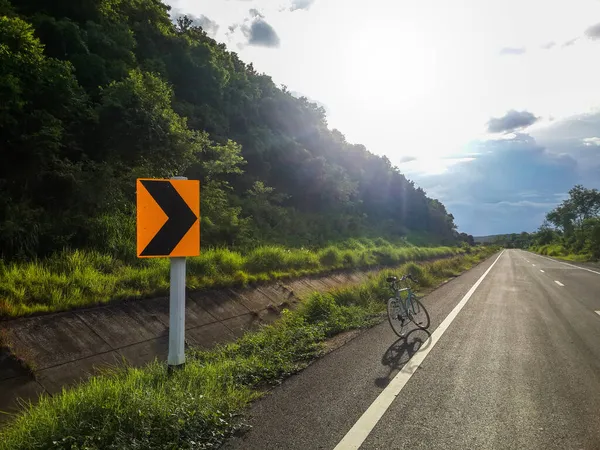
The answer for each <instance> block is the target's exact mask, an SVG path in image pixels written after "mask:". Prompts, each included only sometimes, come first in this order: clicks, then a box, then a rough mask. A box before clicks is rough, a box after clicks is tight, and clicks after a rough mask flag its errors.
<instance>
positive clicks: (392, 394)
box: [334, 250, 504, 450]
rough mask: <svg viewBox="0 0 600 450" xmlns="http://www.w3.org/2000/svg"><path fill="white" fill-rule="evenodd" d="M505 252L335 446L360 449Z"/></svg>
mask: <svg viewBox="0 0 600 450" xmlns="http://www.w3.org/2000/svg"><path fill="white" fill-rule="evenodd" d="M503 253H504V250H502V253H500V254H499V255H498V257H497V258H496V260H495V261H494V262H493V263H492V265H491V266H490V267H489V268H488V270H486V271H485V273H484V274H483V275H481V277H480V278H479V280H477V281H476V282H475V284H474V285H473V286H472V287H471V289H469V292H467V293H466V294H465V296H464V297H463V298H462V300H461V301H460V302H458V304H457V305H456V306H455V307H454V309H453V310H452V311H451V312H450V314H448V316H447V317H446V318H445V319H444V321H443V322H442V323H441V324H440V325H439V326H438V327H437V328H436V330H435V331H434V332H433V333H432V334H431V336H430V337H429V339H428V341H429V345H427V341H426V342H424V343H423V346H422V347H421V349H419V350H418V351H417V352H416V353H415V354H414V355H413V357H412V358H411V359H410V360H409V361H408V362H407V363H406V364H405V365H404V367H402V370H400V372H398V374H397V375H396V376H395V377H394V379H393V380H392V381H391V382H390V383H389V384H388V385H387V386H386V388H385V389H384V390H383V391H382V392H381V394H379V396H378V397H377V398H376V399H375V401H374V402H373V403H372V404H371V406H369V408H367V410H366V411H365V412H364V413H363V415H362V416H360V419H358V421H357V422H356V423H355V424H354V426H353V427H352V428H351V429H350V431H348V433H346V436H344V438H343V439H342V440H341V441H340V442H339V444H338V445H336V446H335V449H334V450H357V449H358V448H359V447H360V446H361V445H362V443H363V442H364V441H365V439H366V438H367V437H368V436H369V434H370V433H371V431H372V430H373V428H375V425H377V422H379V420H380V419H381V418H382V417H383V415H384V414H385V412H386V411H387V410H388V408H389V407H390V405H391V404H392V402H393V401H394V399H395V398H396V396H397V395H398V394H400V391H401V390H402V388H403V387H404V386H405V385H406V383H407V382H408V380H410V378H411V377H412V376H413V375H414V373H415V372H416V371H417V369H418V368H419V366H420V365H421V363H422V362H423V360H424V359H425V358H426V357H427V355H428V354H429V352H430V351H431V349H432V348H433V347H435V344H437V342H438V341H439V340H440V338H441V337H442V335H443V334H444V332H445V331H446V330H447V329H448V327H449V326H450V324H451V323H452V322H453V321H454V319H455V318H456V316H457V315H458V313H459V312H460V311H461V309H463V307H464V306H465V305H466V303H467V302H468V301H469V299H470V298H471V296H472V295H473V292H475V290H476V289H477V287H478V286H479V285H480V284H481V282H482V281H483V279H484V278H485V277H486V276H487V274H488V273H489V272H490V270H492V267H494V266H495V265H496V263H497V262H498V260H499V259H500V257H501V256H502V254H503Z"/></svg>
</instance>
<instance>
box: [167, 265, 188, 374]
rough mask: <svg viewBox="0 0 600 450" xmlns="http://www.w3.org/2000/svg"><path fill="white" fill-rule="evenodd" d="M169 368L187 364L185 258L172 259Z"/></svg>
mask: <svg viewBox="0 0 600 450" xmlns="http://www.w3.org/2000/svg"><path fill="white" fill-rule="evenodd" d="M167 363H168V364H169V367H173V366H181V365H182V364H183V363H185V256H184V257H175V258H171V286H170V292H169V356H168V358H167Z"/></svg>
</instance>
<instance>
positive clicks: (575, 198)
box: [492, 185, 600, 261]
mask: <svg viewBox="0 0 600 450" xmlns="http://www.w3.org/2000/svg"><path fill="white" fill-rule="evenodd" d="M492 242H493V243H495V244H497V245H502V246H504V247H507V248H523V249H528V250H531V251H533V252H536V253H539V254H541V255H546V256H552V257H555V258H560V259H565V260H568V261H598V260H600V191H598V190H597V189H587V188H585V187H583V186H581V185H576V186H574V187H573V188H572V189H571V190H570V191H569V198H567V199H566V200H564V201H563V202H562V203H561V204H560V205H558V206H557V207H556V208H554V209H553V210H552V211H550V212H549V213H548V214H546V219H545V220H544V223H543V224H542V225H541V226H540V228H539V229H538V231H536V232H535V233H526V232H523V233H520V234H516V233H514V234H507V235H501V236H496V237H495V239H494V240H493V241H492Z"/></svg>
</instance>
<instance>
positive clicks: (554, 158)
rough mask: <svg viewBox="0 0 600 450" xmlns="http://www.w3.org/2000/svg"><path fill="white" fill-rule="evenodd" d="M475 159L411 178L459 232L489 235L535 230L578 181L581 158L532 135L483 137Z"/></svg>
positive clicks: (476, 149)
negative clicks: (449, 215)
mask: <svg viewBox="0 0 600 450" xmlns="http://www.w3.org/2000/svg"><path fill="white" fill-rule="evenodd" d="M471 147H472V148H471V149H470V150H472V154H473V155H474V156H473V157H471V158H469V159H468V160H465V161H462V162H459V163H457V164H454V165H452V166H450V167H449V168H448V170H447V171H446V172H444V173H441V174H435V175H420V176H418V177H414V176H413V177H412V178H413V179H415V181H416V182H417V184H418V185H419V186H421V187H422V188H423V189H425V191H426V192H427V194H428V195H429V196H431V197H433V198H438V199H439V200H440V201H441V202H442V203H444V205H446V207H447V209H448V211H449V212H451V213H452V214H453V215H454V217H455V219H456V223H457V225H458V226H459V229H460V230H461V231H465V232H467V233H470V234H473V235H488V234H499V233H510V232H520V231H534V230H535V229H537V228H538V227H539V225H540V224H541V223H542V221H543V220H544V215H545V213H546V212H548V211H549V210H550V209H552V208H553V207H554V206H555V205H556V204H557V203H559V201H558V200H557V194H562V193H564V192H566V191H568V190H569V189H570V188H571V187H572V186H573V185H574V184H576V182H577V181H578V175H577V168H578V165H577V161H576V160H575V159H574V158H572V157H571V156H569V155H557V154H553V153H552V152H550V151H549V150H548V149H547V148H545V147H543V146H541V145H539V143H538V142H537V141H536V140H535V139H534V138H533V137H532V136H530V135H528V134H522V133H518V134H516V136H514V137H513V138H512V139H494V140H488V141H479V142H475V143H473V144H472V145H471Z"/></svg>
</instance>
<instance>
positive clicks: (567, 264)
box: [537, 255, 600, 275]
mask: <svg viewBox="0 0 600 450" xmlns="http://www.w3.org/2000/svg"><path fill="white" fill-rule="evenodd" d="M537 256H541V257H542V258H546V259H549V260H550V261H554V262H556V263H559V264H564V265H565V266H571V267H575V268H576V269H581V270H587V271H588V272H592V273H595V274H598V275H600V272H597V271H595V270H592V269H588V268H587V267H581V266H576V265H574V264H569V263H566V262H562V261H557V260H555V259H552V258H548V257H547V256H544V255H537Z"/></svg>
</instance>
